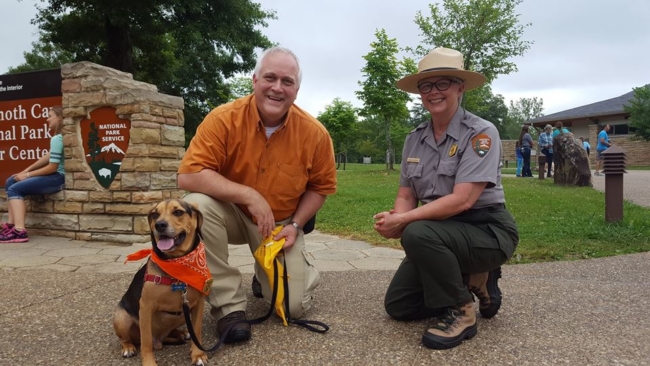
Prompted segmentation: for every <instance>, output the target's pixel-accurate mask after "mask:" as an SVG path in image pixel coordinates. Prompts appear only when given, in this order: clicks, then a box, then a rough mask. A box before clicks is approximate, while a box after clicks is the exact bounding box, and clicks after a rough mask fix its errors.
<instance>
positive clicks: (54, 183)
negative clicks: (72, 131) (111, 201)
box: [0, 106, 65, 243]
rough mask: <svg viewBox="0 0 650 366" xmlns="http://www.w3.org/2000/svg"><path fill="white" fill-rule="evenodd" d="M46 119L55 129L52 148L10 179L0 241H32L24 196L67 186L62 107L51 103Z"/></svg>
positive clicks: (49, 191) (48, 192) (7, 186)
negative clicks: (28, 228) (26, 217)
mask: <svg viewBox="0 0 650 366" xmlns="http://www.w3.org/2000/svg"><path fill="white" fill-rule="evenodd" d="M47 123H48V127H49V129H50V131H51V132H52V139H50V150H49V151H48V152H47V153H45V154H43V156H42V157H41V158H40V159H38V160H37V161H36V162H35V163H34V164H32V165H30V166H29V167H27V168H26V169H25V170H23V171H22V172H19V173H16V174H14V175H12V176H11V177H9V179H7V183H6V184H5V191H6V192H7V211H8V213H9V215H8V216H9V218H8V220H7V222H6V223H4V224H2V227H1V228H0V229H1V231H0V243H24V242H27V241H29V237H28V236H27V230H26V229H25V211H26V208H25V196H28V195H35V194H52V193H56V192H58V191H60V190H62V189H63V187H64V186H65V171H64V170H63V135H61V130H63V108H61V107H60V106H58V107H52V108H50V110H49V115H48V118H47Z"/></svg>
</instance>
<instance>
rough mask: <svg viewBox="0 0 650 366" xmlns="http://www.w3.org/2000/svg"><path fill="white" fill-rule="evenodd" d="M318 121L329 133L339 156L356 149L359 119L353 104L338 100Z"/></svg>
mask: <svg viewBox="0 0 650 366" xmlns="http://www.w3.org/2000/svg"><path fill="white" fill-rule="evenodd" d="M318 120H319V121H320V122H321V123H322V124H323V125H324V126H325V127H326V128H327V130H328V131H329V133H330V136H331V137H332V140H333V141H334V151H336V153H337V154H339V153H345V154H347V153H348V152H349V150H351V149H352V148H353V147H354V141H355V139H356V134H357V124H358V118H357V113H356V110H355V108H354V107H353V106H352V103H350V102H345V101H342V100H341V99H339V98H336V99H334V100H333V101H332V103H331V104H328V105H327V106H326V107H325V111H324V112H323V113H321V114H319V115H318Z"/></svg>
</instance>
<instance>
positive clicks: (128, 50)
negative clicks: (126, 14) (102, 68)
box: [105, 17, 133, 73]
mask: <svg viewBox="0 0 650 366" xmlns="http://www.w3.org/2000/svg"><path fill="white" fill-rule="evenodd" d="M105 26H106V37H107V44H106V46H107V47H106V48H107V54H106V66H108V67H112V68H114V69H117V70H120V71H124V72H130V73H133V44H132V43H131V33H130V30H129V26H128V25H117V24H113V23H112V22H111V20H110V19H109V18H108V17H106V20H105Z"/></svg>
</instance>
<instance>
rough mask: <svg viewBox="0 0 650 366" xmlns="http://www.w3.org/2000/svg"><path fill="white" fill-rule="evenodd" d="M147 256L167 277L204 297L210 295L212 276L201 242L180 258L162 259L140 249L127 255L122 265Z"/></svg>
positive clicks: (153, 253) (151, 251) (148, 250)
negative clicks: (180, 282)
mask: <svg viewBox="0 0 650 366" xmlns="http://www.w3.org/2000/svg"><path fill="white" fill-rule="evenodd" d="M148 256H151V260H152V261H153V262H154V263H156V264H157V265H158V266H159V267H160V268H161V269H162V270H163V271H165V273H167V274H168V275H170V276H172V277H174V278H176V279H178V280H179V281H182V282H185V283H186V284H188V285H190V286H192V287H194V288H195V289H197V290H198V291H200V292H202V293H203V294H204V295H207V294H208V293H210V285H212V275H211V274H210V270H209V269H208V264H207V262H206V259H205V245H203V242H200V243H199V246H198V247H197V248H196V250H193V251H191V252H190V253H188V254H186V255H184V256H182V257H178V258H171V259H162V258H160V257H158V256H157V255H156V253H155V252H154V251H153V250H151V249H142V250H139V251H137V252H135V253H131V254H129V255H127V256H126V261H124V263H126V262H129V261H137V260H140V259H144V258H147V257H148Z"/></svg>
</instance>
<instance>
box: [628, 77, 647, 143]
mask: <svg viewBox="0 0 650 366" xmlns="http://www.w3.org/2000/svg"><path fill="white" fill-rule="evenodd" d="M632 90H633V91H634V98H632V100H630V102H629V104H627V105H626V106H625V107H623V108H624V109H625V111H626V112H627V113H629V114H630V127H633V128H636V131H635V132H634V136H633V138H634V139H635V140H645V141H650V85H645V86H642V87H639V88H633V89H632Z"/></svg>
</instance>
